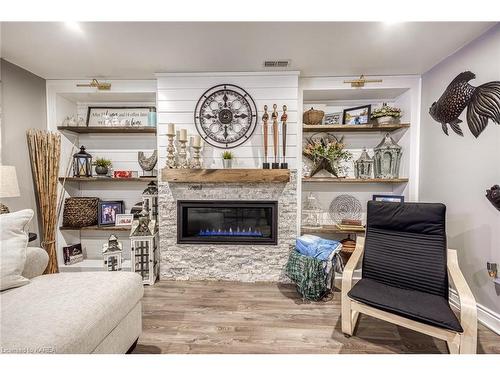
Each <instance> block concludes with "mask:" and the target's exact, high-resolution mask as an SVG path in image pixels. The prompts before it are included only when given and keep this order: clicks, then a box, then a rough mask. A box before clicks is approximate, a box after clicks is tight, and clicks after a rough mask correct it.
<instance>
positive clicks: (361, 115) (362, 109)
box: [342, 104, 372, 125]
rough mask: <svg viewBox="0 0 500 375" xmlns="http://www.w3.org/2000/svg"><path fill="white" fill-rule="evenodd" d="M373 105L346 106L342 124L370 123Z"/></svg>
mask: <svg viewBox="0 0 500 375" xmlns="http://www.w3.org/2000/svg"><path fill="white" fill-rule="evenodd" d="M371 111H372V105H371V104H367V105H362V106H359V107H353V108H346V109H344V111H343V112H342V124H345V125H367V124H369V123H370V116H371Z"/></svg>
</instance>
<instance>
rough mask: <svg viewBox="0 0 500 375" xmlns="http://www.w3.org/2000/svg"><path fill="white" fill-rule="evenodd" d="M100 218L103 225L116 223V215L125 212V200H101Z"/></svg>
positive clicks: (99, 221) (100, 223)
mask: <svg viewBox="0 0 500 375" xmlns="http://www.w3.org/2000/svg"><path fill="white" fill-rule="evenodd" d="M98 211H99V220H98V223H99V225H100V226H102V225H115V224H116V215H118V214H122V213H123V201H99V210H98Z"/></svg>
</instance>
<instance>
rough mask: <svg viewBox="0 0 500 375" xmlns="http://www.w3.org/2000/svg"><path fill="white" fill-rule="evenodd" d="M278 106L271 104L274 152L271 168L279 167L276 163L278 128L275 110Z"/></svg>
mask: <svg viewBox="0 0 500 375" xmlns="http://www.w3.org/2000/svg"><path fill="white" fill-rule="evenodd" d="M277 108H278V106H277V105H276V104H273V113H272V115H271V117H272V119H273V152H274V162H273V163H272V168H273V169H278V168H279V167H280V165H279V163H278V148H279V128H278V111H277V110H276V109H277Z"/></svg>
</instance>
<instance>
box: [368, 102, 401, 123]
mask: <svg viewBox="0 0 500 375" xmlns="http://www.w3.org/2000/svg"><path fill="white" fill-rule="evenodd" d="M371 117H372V120H376V121H377V124H378V125H383V124H399V119H400V118H401V109H399V108H396V107H389V106H388V105H387V103H384V104H383V105H382V108H377V109H376V110H374V111H373V112H372V116H371Z"/></svg>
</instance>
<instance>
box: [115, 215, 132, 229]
mask: <svg viewBox="0 0 500 375" xmlns="http://www.w3.org/2000/svg"><path fill="white" fill-rule="evenodd" d="M133 221H134V215H133V214H116V223H115V225H116V226H117V227H122V226H123V227H129V226H132V222H133Z"/></svg>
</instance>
